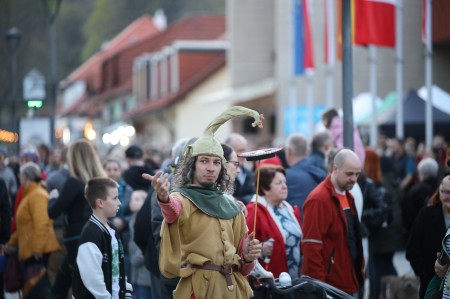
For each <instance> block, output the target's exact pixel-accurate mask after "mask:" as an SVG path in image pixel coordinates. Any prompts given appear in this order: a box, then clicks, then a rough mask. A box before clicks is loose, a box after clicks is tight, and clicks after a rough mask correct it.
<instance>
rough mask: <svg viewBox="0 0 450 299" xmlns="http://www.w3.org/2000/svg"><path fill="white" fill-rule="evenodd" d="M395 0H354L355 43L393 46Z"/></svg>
mask: <svg viewBox="0 0 450 299" xmlns="http://www.w3.org/2000/svg"><path fill="white" fill-rule="evenodd" d="M395 2H396V1H395V0H354V5H355V6H354V8H355V16H354V17H355V23H354V26H355V27H354V28H355V39H354V42H355V44H357V45H376V46H385V47H392V48H393V47H395Z"/></svg>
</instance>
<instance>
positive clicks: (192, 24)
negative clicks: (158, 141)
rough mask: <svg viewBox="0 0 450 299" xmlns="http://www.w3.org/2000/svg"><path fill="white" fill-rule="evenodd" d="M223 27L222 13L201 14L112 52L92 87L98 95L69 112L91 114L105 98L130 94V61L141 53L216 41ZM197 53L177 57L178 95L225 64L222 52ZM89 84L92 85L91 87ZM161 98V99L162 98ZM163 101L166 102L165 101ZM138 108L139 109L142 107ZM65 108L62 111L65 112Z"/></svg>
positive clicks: (131, 69) (131, 68) (131, 70)
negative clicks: (188, 42)
mask: <svg viewBox="0 0 450 299" xmlns="http://www.w3.org/2000/svg"><path fill="white" fill-rule="evenodd" d="M225 29H226V28H225V17H224V16H211V15H203V16H193V17H186V18H183V19H181V20H179V21H178V22H175V23H174V24H173V25H171V26H170V27H168V28H167V29H166V30H165V31H162V32H159V33H157V34H154V35H152V36H151V37H149V38H146V39H143V40H141V41H140V42H137V43H134V44H132V45H129V46H126V47H124V48H122V49H121V50H119V51H117V52H116V53H115V54H114V55H110V56H109V57H107V58H106V59H104V61H103V63H102V65H101V69H100V70H99V73H98V75H97V76H98V77H99V78H101V82H100V84H99V85H98V86H96V87H97V88H95V94H97V95H96V96H95V97H92V98H90V99H89V100H87V101H89V102H94V103H93V104H91V105H86V104H84V105H80V104H78V105H77V106H79V107H80V108H78V109H75V110H71V111H70V113H76V114H87V115H92V116H94V115H97V114H98V113H100V112H101V110H102V109H103V107H102V106H103V102H104V101H106V100H108V99H109V98H114V97H117V96H118V95H120V94H123V93H126V92H128V93H131V90H132V74H133V62H134V59H135V58H137V57H139V56H140V55H142V54H144V53H155V52H158V51H161V50H162V49H163V48H164V47H166V46H170V45H172V44H173V43H174V42H175V41H179V40H196V41H205V40H217V39H219V38H223V36H224V33H225ZM198 53H199V52H197V56H198ZM180 55H181V54H180ZM200 55H201V56H203V57H200V58H198V57H197V58H196V63H189V61H186V59H180V65H179V67H180V69H179V72H180V90H179V91H178V92H177V94H178V95H179V94H183V93H186V92H187V90H185V88H186V86H190V87H191V88H193V87H194V86H196V85H198V83H199V81H198V80H199V79H201V80H204V79H205V78H206V77H207V76H206V77H205V74H207V75H209V74H211V73H212V72H214V71H216V70H217V69H218V68H219V67H220V66H223V65H224V64H225V53H224V51H221V52H218V53H215V55H216V56H217V55H218V56H220V57H212V56H211V53H210V52H208V53H207V52H205V54H200ZM213 56H214V55H213ZM197 73H198V74H197ZM89 87H90V88H92V86H89ZM173 97H174V95H173V94H172V95H169V96H168V97H167V98H173ZM81 100H82V101H83V102H84V101H86V99H80V101H81ZM161 100H163V101H164V99H161ZM166 101H167V99H166ZM78 103H80V102H78ZM164 103H165V104H167V102H164ZM165 104H161V105H165ZM139 110H140V111H141V109H139ZM67 111H68V110H66V111H65V112H66V113H67Z"/></svg>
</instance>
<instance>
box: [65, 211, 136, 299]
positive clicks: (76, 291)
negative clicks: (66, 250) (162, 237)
mask: <svg viewBox="0 0 450 299" xmlns="http://www.w3.org/2000/svg"><path fill="white" fill-rule="evenodd" d="M108 225H109V226H110V227H112V228H114V226H113V225H112V223H108ZM114 230H115V228H114ZM115 237H116V239H117V242H118V243H119V286H120V291H119V298H121V299H123V298H130V299H131V290H132V287H131V285H130V284H128V283H127V282H126V275H125V263H124V251H123V245H122V242H121V241H120V237H119V235H118V233H117V231H116V234H115ZM94 251H98V253H100V254H101V256H102V261H101V267H102V272H103V279H104V283H105V285H106V289H107V291H108V292H109V293H110V294H111V293H112V268H113V265H112V254H113V252H112V247H111V235H110V233H109V231H108V229H107V228H106V227H105V226H104V225H103V224H102V223H101V222H100V220H99V219H98V218H97V217H95V216H94V215H92V216H91V217H90V218H89V221H88V222H87V223H86V225H85V226H84V228H83V231H82V232H81V237H80V242H79V249H78V256H77V262H76V263H75V265H74V272H73V281H72V293H73V297H74V298H77V299H89V298H92V299H94V298H95V296H94V295H93V294H92V293H91V292H89V290H88V289H87V288H86V286H85V285H84V283H83V280H82V279H81V274H80V269H79V265H78V259H79V258H82V256H83V255H84V257H86V259H87V260H89V259H95V256H96V252H94ZM83 278H84V280H85V281H89V280H91V281H92V280H94V281H97V280H99V279H101V277H99V276H95V271H92V272H91V271H83Z"/></svg>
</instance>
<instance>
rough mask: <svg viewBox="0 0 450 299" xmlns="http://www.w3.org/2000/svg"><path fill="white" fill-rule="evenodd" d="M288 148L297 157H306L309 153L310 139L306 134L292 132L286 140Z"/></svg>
mask: <svg viewBox="0 0 450 299" xmlns="http://www.w3.org/2000/svg"><path fill="white" fill-rule="evenodd" d="M286 148H288V149H290V150H291V153H292V154H293V155H294V156H297V157H305V156H307V155H308V141H307V140H306V138H305V136H303V135H301V134H299V133H293V134H291V135H290V136H289V137H288V139H287V141H286Z"/></svg>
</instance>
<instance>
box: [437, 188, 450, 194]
mask: <svg viewBox="0 0 450 299" xmlns="http://www.w3.org/2000/svg"><path fill="white" fill-rule="evenodd" d="M439 192H440V193H441V194H445V195H450V190H443V189H441V190H439Z"/></svg>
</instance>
